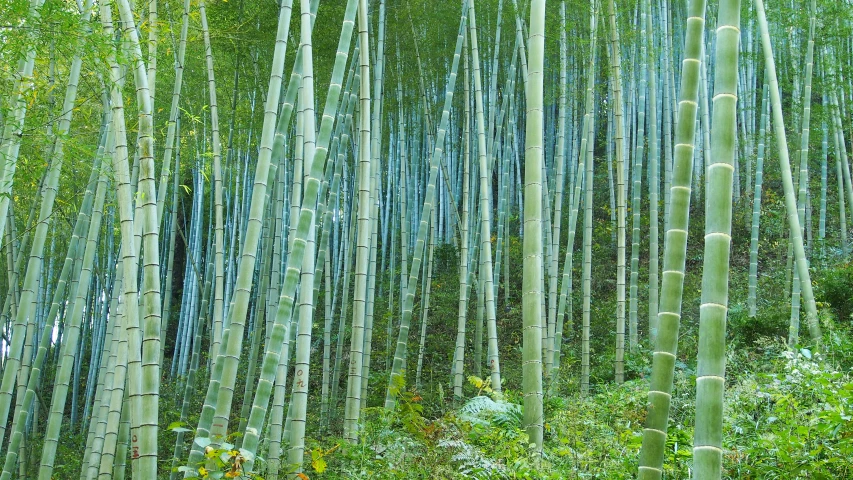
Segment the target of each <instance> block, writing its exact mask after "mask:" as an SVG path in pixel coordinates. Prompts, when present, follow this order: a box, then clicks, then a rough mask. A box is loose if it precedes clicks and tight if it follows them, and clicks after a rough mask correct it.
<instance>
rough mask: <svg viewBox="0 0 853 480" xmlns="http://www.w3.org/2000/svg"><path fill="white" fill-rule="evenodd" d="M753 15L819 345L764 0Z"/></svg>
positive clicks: (798, 257) (805, 297) (809, 311)
mask: <svg viewBox="0 0 853 480" xmlns="http://www.w3.org/2000/svg"><path fill="white" fill-rule="evenodd" d="M755 5H756V13H757V14H758V25H759V27H760V29H761V45H762V47H763V50H764V61H765V64H766V65H767V73H768V77H769V82H768V84H769V85H770V104H771V106H772V108H773V127H774V133H775V134H776V144H777V147H778V153H779V163H780V167H781V170H782V186H783V189H784V192H785V209H786V211H787V216H788V226H789V228H790V229H791V241H792V243H793V247H794V256H795V258H796V268H797V271H798V272H799V275H800V283H801V284H802V293H803V300H804V302H805V304H806V316H807V318H808V324H809V332H810V334H811V337H812V340H813V341H815V342H820V337H821V334H820V325H819V324H818V318H817V306H816V304H815V299H814V290H813V289H812V281H811V274H810V273H809V265H808V260H807V259H806V252H805V248H804V246H803V235H802V229H801V228H800V219H799V216H798V215H797V199H796V195H795V194H794V183H793V179H792V178H791V162H790V160H789V157H788V143H787V139H786V136H785V123H784V116H783V114H782V103H781V99H780V98H779V82H778V80H777V78H776V63H775V61H774V59H773V50H772V47H771V45H770V33H769V31H768V26H767V16H766V14H765V13H764V2H763V0H755Z"/></svg>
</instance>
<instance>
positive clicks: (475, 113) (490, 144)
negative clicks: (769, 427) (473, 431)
mask: <svg viewBox="0 0 853 480" xmlns="http://www.w3.org/2000/svg"><path fill="white" fill-rule="evenodd" d="M768 3H769V4H768V5H765V2H764V1H763V0H754V1H749V0H743V1H741V0H719V1H710V2H708V1H706V0H686V1H670V0H550V1H548V2H547V4H546V0H528V1H524V0H522V1H519V0H459V1H455V2H454V1H441V2H425V1H421V0H387V1H386V0H369V1H368V0H299V1H294V0H276V1H266V2H251V1H245V0H228V1H226V0H145V1H135V2H132V1H130V0H101V1H97V2H95V1H94V0H77V1H76V2H70V1H65V0H7V1H5V2H0V18H3V19H4V21H3V22H2V23H4V24H5V25H0V38H2V42H3V46H2V47H0V58H2V62H0V64H2V74H0V95H2V99H0V102H2V106H0V130H2V137H0V158H2V165H0V169H2V180H0V232H2V235H3V236H2V238H3V242H2V245H3V249H2V253H3V255H2V256H1V257H2V258H0V267H3V266H5V275H3V276H2V277H3V278H2V279H0V294H2V300H3V309H2V314H0V319H2V320H1V321H2V328H0V334H2V335H0V352H2V355H0V363H2V383H1V384H0V455H3V458H4V462H3V470H2V475H0V479H11V478H38V479H41V480H49V479H51V478H77V477H78V476H79V478H81V479H95V478H97V479H107V478H126V477H132V478H134V479H153V478H172V479H176V478H181V477H184V478H191V477H206V476H208V475H209V471H211V470H212V469H214V467H213V466H212V465H214V464H215V462H214V460H213V459H215V458H219V457H220V456H224V457H223V458H227V459H228V461H227V462H226V463H227V465H228V466H229V468H230V469H231V470H229V472H230V474H231V476H232V477H236V476H237V475H238V474H239V475H246V476H248V475H250V474H252V475H254V474H259V475H263V478H267V479H275V478H284V477H287V476H293V475H303V477H304V478H307V476H305V475H304V474H302V472H303V469H304V468H306V467H305V466H304V465H306V462H308V463H310V462H311V461H312V460H314V461H316V454H315V457H312V451H311V448H310V439H312V438H317V437H322V436H335V437H339V438H342V439H344V441H346V442H349V443H353V444H358V442H359V441H360V439H361V437H362V429H363V423H364V418H365V415H367V413H366V412H371V411H374V410H384V411H386V412H393V411H395V410H397V409H400V408H404V407H405V408H409V407H411V406H412V405H413V404H416V403H417V402H418V401H420V400H421V394H422V393H423V392H425V391H427V390H430V391H432V392H435V391H440V395H439V397H438V398H440V400H437V401H444V400H445V395H446V400H447V402H448V403H451V404H453V405H460V404H462V403H464V402H465V400H466V399H467V398H471V397H473V396H477V395H479V394H481V393H482V392H483V391H490V392H494V394H495V395H497V396H499V395H501V394H502V392H504V391H506V390H509V391H513V390H514V391H518V392H520V395H521V397H522V398H523V421H522V424H523V428H524V429H525V430H526V432H527V435H528V437H529V442H530V443H531V444H532V445H533V449H534V450H541V448H542V445H543V441H544V440H545V438H546V437H547V435H548V427H547V422H548V418H547V414H546V409H545V408H544V407H543V405H544V399H545V398H547V397H549V396H559V395H563V394H565V393H566V392H567V391H568V390H573V391H574V390H577V391H579V392H580V395H581V396H587V395H589V394H590V393H591V392H594V391H595V390H596V389H597V388H599V387H600V386H601V385H602V384H603V383H607V382H611V381H612V382H617V383H620V382H623V381H625V379H626V372H627V371H628V370H629V367H628V366H626V364H627V363H629V362H630V361H631V359H632V358H635V357H636V356H638V355H646V356H647V357H649V358H650V359H651V360H650V361H651V369H650V372H649V375H648V403H647V415H646V418H645V425H644V426H642V427H641V426H638V427H637V431H638V432H639V431H641V434H642V448H641V450H640V455H639V458H638V459H637V460H636V462H635V463H636V467H637V470H636V472H637V473H636V474H637V475H638V476H639V478H642V479H653V478H662V475H663V471H664V470H663V468H664V465H663V463H664V458H665V452H664V450H665V449H666V448H667V428H668V423H669V414H670V402H671V393H672V385H673V375H674V371H675V369H676V364H677V363H678V362H679V360H678V359H679V357H678V343H679V340H680V339H681V338H682V336H683V333H680V330H679V329H680V324H681V323H682V322H683V321H690V322H693V323H696V322H698V339H697V340H696V341H697V342H698V365H697V371H696V380H695V386H696V419H695V424H696V430H695V438H694V445H693V449H694V450H693V461H694V469H693V475H694V477H695V478H697V479H718V478H721V475H722V472H721V468H722V467H721V465H722V455H723V452H724V443H725V439H724V438H723V431H722V422H723V419H722V415H723V405H724V402H725V398H726V397H725V379H726V358H727V357H726V355H727V351H726V335H727V333H726V328H727V325H726V323H727V315H728V312H729V310H730V306H738V307H737V308H741V307H740V306H741V305H745V307H743V308H746V309H747V310H748V312H749V313H748V315H749V316H752V317H755V316H756V315H760V313H761V310H762V308H763V306H765V305H767V303H768V302H779V301H782V302H785V305H786V306H787V305H790V320H789V323H788V325H789V326H788V331H787V344H788V346H789V348H792V349H795V348H798V346H801V345H809V346H810V347H811V348H813V349H815V351H820V350H821V349H824V348H830V347H825V346H823V345H822V344H821V330H820V329H821V327H820V322H819V313H818V304H817V302H816V300H815V293H814V289H813V282H812V278H811V276H812V272H813V268H810V267H811V266H812V264H813V263H815V262H817V263H819V264H821V263H826V262H828V261H830V260H832V261H849V258H850V251H851V247H850V241H851V240H850V239H849V234H850V224H851V223H853V185H852V184H851V176H850V175H851V170H850V163H849V161H848V145H849V137H850V135H851V131H850V128H849V125H850V121H851V116H853V110H850V105H851V102H853V70H851V69H853V64H851V61H850V59H851V58H853V56H851V53H852V52H851V49H853V42H851V40H850V39H851V38H853V37H851V35H850V33H851V27H853V23H851V20H853V18H851V17H853V15H852V14H853V7H851V5H850V4H848V2H847V1H846V0H843V1H825V0H820V1H818V0H808V1H806V0H802V1H798V2H793V3H794V4H796V6H795V7H791V6H790V5H782V4H781V3H779V2H768ZM833 162H834V165H833ZM771 176H772V178H773V179H774V180H773V182H772V183H767V182H768V180H767V179H768V178H770V177H771ZM768 202H771V203H770V204H768ZM770 211H772V212H775V213H776V214H778V215H781V216H784V217H785V218H786V228H784V229H783V231H781V232H778V231H772V232H768V231H766V230H763V229H762V228H763V227H764V225H763V224H762V223H761V222H762V216H763V215H764V214H766V213H767V212H770ZM702 213H704V215H703V214H702ZM733 218H735V219H738V218H742V219H744V221H745V222H746V224H747V225H748V226H749V228H748V230H746V231H740V230H737V231H735V230H733V228H732V225H733ZM764 228H766V227H764ZM600 232H604V234H603V235H602V234H599V233H600ZM688 242H691V243H694V242H698V243H697V245H700V246H701V247H700V248H702V249H703V252H704V253H703V254H702V255H701V257H700V258H698V259H697V258H688V256H687V249H688ZM733 245H734V246H733ZM741 245H742V246H743V248H746V249H748V252H749V262H748V265H733V264H732V262H731V260H730V252H731V250H732V248H735V247H737V246H741ZM759 247H761V248H759ZM767 247H769V248H770V250H771V251H765V250H766V249H767ZM772 250H779V251H778V252H776V251H772ZM771 254H772V255H781V256H783V257H784V258H785V259H786V261H787V268H786V270H785V272H782V273H780V272H770V271H767V270H766V269H763V268H762V257H763V256H765V255H771ZM765 258H766V257H765ZM512 263H520V264H518V265H512ZM594 272H595V273H594ZM601 272H605V273H603V274H602V273H601ZM780 274H781V275H784V276H785V277H786V283H785V285H786V288H787V289H788V292H789V294H790V296H789V297H788V298H784V299H772V298H766V297H765V298H762V286H761V285H762V281H763V279H764V278H766V277H768V276H774V275H780ZM686 275H699V276H701V279H702V280H701V285H702V287H701V304H700V305H697V309H690V311H691V312H695V317H696V318H682V311H683V308H682V303H683V302H682V299H683V296H684V278H685V276H686ZM601 276H604V277H606V278H605V279H604V280H602V279H601V278H599V277H601ZM741 277H742V279H743V280H742V281H744V282H748V296H747V297H746V298H734V297H732V298H730V296H729V290H730V289H729V282H730V281H734V280H731V279H733V278H738V279H740V278H741ZM447 278H450V279H451V281H450V283H447V281H446V280H445V279H447ZM738 281H741V280H738ZM577 282H579V285H580V288H577V285H578V283H577ZM431 297H433V298H431ZM604 297H607V298H608V303H606V305H608V307H607V308H606V309H603V308H601V307H600V306H599V305H600V304H603V303H602V302H603V300H602V299H603V298H604ZM448 298H451V300H450V303H451V304H452V305H453V308H452V309H450V310H447V309H443V308H442V307H441V305H443V304H441V303H440V302H444V303H447V302H448V300H447V299H448ZM609 305H615V308H612V309H611V308H610V307H609ZM786 308H787V307H786ZM691 315H692V313H691ZM439 331H440V332H442V333H441V334H437V333H435V332H439ZM805 332H807V333H805ZM601 345H604V346H606V350H607V351H606V352H603V351H602V348H601V347H600V346H601ZM596 369H598V370H596ZM602 370H606V371H607V372H609V373H608V375H609V376H606V377H602V376H601V375H595V374H594V373H593V372H594V371H602ZM167 404H168V405H175V406H176V407H174V408H172V409H167V408H166V407H165V406H164V405H167ZM164 439H168V441H165V440H164ZM63 448H65V449H67V448H72V449H73V450H74V451H75V452H76V457H78V459H79V463H75V467H74V468H75V470H74V471H70V470H69V469H68V466H67V464H63V463H62V462H58V461H57V460H56V459H57V452H58V451H61V450H62V449H63ZM223 452H224V453H223ZM220 454H221V455H220ZM322 455H323V453H322V450H321V453H320V457H322ZM65 463H67V462H65ZM76 465H79V469H77V468H78V467H77V466H76ZM227 476H228V475H226V477H227ZM210 478H213V477H210ZM298 478H299V477H298Z"/></svg>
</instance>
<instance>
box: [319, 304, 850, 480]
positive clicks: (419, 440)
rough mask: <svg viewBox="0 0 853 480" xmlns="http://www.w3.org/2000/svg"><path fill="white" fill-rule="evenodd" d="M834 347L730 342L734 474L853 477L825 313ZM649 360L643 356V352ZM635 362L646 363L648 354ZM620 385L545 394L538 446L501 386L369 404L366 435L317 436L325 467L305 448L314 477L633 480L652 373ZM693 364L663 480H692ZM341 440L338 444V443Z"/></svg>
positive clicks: (844, 390)
mask: <svg viewBox="0 0 853 480" xmlns="http://www.w3.org/2000/svg"><path fill="white" fill-rule="evenodd" d="M821 320H822V324H823V327H824V333H825V335H824V345H825V347H826V349H827V350H832V351H833V352H834V353H832V354H831V355H829V354H827V355H822V354H819V353H815V352H813V351H812V350H811V349H808V348H800V349H798V350H796V351H791V350H789V349H787V347H786V346H785V345H784V344H783V343H782V342H781V341H780V340H779V339H778V338H777V337H757V338H756V339H754V340H753V341H752V343H751V345H750V346H749V347H746V346H739V347H738V348H733V349H730V351H729V357H728V367H729V371H730V372H731V375H729V378H728V384H727V392H726V405H725V416H724V418H725V425H724V429H725V430H724V435H725V437H724V438H725V440H724V448H725V453H724V478H729V479H776V478H785V479H844V478H853V462H851V461H850V458H853V380H851V375H853V369H851V367H853V362H851V361H850V358H851V356H850V354H851V352H853V341H851V335H850V330H849V327H848V326H837V325H836V324H835V321H834V320H833V319H832V317H831V316H830V315H823V317H822V319H821ZM638 356H639V355H638ZM633 365H635V366H636V367H639V368H640V369H644V368H645V366H644V364H643V363H642V362H639V361H637V362H635V363H634V364H633ZM635 373H636V375H635V376H637V378H636V379H635V380H631V381H628V382H626V383H624V384H622V385H614V384H610V385H606V386H602V387H601V388H599V389H598V390H597V392H596V393H595V394H594V395H592V396H590V397H588V398H586V399H582V398H580V397H579V396H578V395H576V394H568V395H562V394H561V395H546V397H545V406H546V409H545V411H546V413H545V415H546V417H545V419H546V422H545V446H544V449H543V451H542V453H541V455H540V454H537V453H536V452H535V450H534V449H533V448H532V446H531V445H530V444H529V441H528V437H527V434H526V433H525V432H524V431H523V430H522V429H521V418H522V415H521V412H522V406H521V403H522V397H521V394H520V393H519V392H517V391H513V390H509V391H506V390H505V391H504V393H503V394H502V395H497V394H495V393H494V392H491V391H490V389H489V388H488V385H487V384H486V385H484V383H483V381H482V380H480V379H478V378H477V377H471V379H470V380H471V383H472V384H473V385H474V387H475V391H477V392H478V393H479V395H476V396H473V397H471V398H468V399H467V400H466V401H465V402H464V403H462V404H461V405H457V406H455V407H453V408H449V409H447V411H446V412H445V413H444V414H442V415H440V416H437V417H434V418H430V417H428V416H425V414H424V408H423V405H422V402H423V399H422V398H421V397H420V396H419V395H418V394H417V393H412V392H409V393H408V394H405V395H403V396H401V400H400V402H399V405H398V408H397V410H396V411H395V412H393V413H387V412H385V411H384V409H381V408H371V409H368V410H366V412H365V413H366V415H365V421H364V423H363V426H362V437H361V441H360V442H359V443H358V444H356V445H350V444H347V443H346V442H344V441H343V440H341V439H335V438H328V437H327V438H323V439H322V440H321V441H319V442H317V441H313V442H312V447H313V448H314V450H315V451H317V452H321V453H322V452H326V451H328V450H330V449H333V448H334V449H335V450H334V451H333V452H332V453H330V454H328V455H324V456H323V457H322V460H323V462H322V472H319V471H317V469H316V468H314V466H315V465H312V463H313V462H312V461H311V459H310V458H308V456H307V455H306V458H307V459H306V465H305V472H306V476H308V477H309V478H318V479H321V478H322V479H344V478H375V479H420V478H423V479H426V478H429V479H451V478H454V479H455V478H464V479H468V478H470V479H551V478H553V479H557V478H559V479H584V478H601V479H628V478H635V476H636V470H637V458H638V455H639V450H640V446H641V442H642V426H643V423H644V419H645V401H646V394H647V388H648V385H647V381H646V379H645V378H644V377H643V376H642V372H635ZM694 386H695V372H694V371H693V370H692V369H691V368H690V367H689V366H688V365H685V364H683V363H679V365H678V367H677V369H676V376H675V383H674V388H673V402H672V409H671V423H670V427H669V438H668V440H667V450H666V452H667V458H666V460H665V472H664V478H666V479H689V478H690V475H691V465H692V440H693V425H692V424H693V417H694V410H693V404H694V400H695V391H694V388H695V387H694ZM336 446H337V448H336Z"/></svg>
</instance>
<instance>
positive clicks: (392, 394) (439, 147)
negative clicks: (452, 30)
mask: <svg viewBox="0 0 853 480" xmlns="http://www.w3.org/2000/svg"><path fill="white" fill-rule="evenodd" d="M467 14H468V8H467V5H466V4H463V6H462V14H461V18H460V23H459V31H458V33H457V38H456V49H455V51H454V54H453V62H452V64H451V68H450V77H449V78H448V81H447V87H446V90H445V96H444V108H443V111H442V113H441V120H440V122H439V125H438V132H437V135H436V139H435V145H434V148H433V150H432V155H431V157H430V162H429V177H428V181H427V184H426V189H425V191H424V201H423V203H422V207H421V215H420V223H419V226H418V235H417V240H416V241H415V246H414V250H413V251H412V263H411V268H410V271H409V279H408V282H407V285H406V287H407V288H406V294H405V297H404V299H403V316H402V318H401V320H400V330H399V334H398V336H397V346H396V348H395V350H394V363H393V364H392V367H391V374H390V377H389V379H388V389H387V391H386V394H385V409H386V410H389V411H391V410H393V409H394V407H395V405H396V397H397V394H398V393H399V392H400V388H401V385H404V384H405V380H404V379H403V377H402V375H403V370H404V368H405V367H404V366H405V362H406V356H407V349H408V334H409V325H410V322H411V317H412V308H413V304H414V298H415V289H416V288H417V283H418V277H419V275H420V269H421V263H422V258H423V254H424V250H425V245H426V235H427V230H428V224H429V218H430V212H431V210H432V208H433V202H434V201H435V184H436V179H437V178H438V169H439V164H440V158H441V155H442V154H443V152H444V142H445V137H446V134H447V130H448V124H449V121H450V107H451V105H452V101H453V91H454V87H455V85H456V74H457V73H456V72H457V71H458V68H459V59H460V57H461V55H462V39H463V38H464V35H465V28H466V25H467V18H468V15H467ZM484 143H485V142H484ZM360 201H361V200H359V202H360ZM348 418H351V417H350V416H349V415H348ZM356 419H357V417H356Z"/></svg>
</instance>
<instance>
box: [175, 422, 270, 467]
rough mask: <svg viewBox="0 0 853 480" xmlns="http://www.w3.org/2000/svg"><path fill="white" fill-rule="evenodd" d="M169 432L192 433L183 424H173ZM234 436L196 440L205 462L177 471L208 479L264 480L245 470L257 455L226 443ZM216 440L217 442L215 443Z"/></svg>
mask: <svg viewBox="0 0 853 480" xmlns="http://www.w3.org/2000/svg"><path fill="white" fill-rule="evenodd" d="M168 430H171V431H172V432H175V433H179V432H188V431H190V430H189V429H188V428H186V427H185V426H184V423H183V422H174V423H172V424H171V425H169V427H168ZM234 436H236V435H235V434H231V435H229V436H228V437H224V438H219V439H217V438H213V439H211V438H209V437H199V438H196V439H195V442H194V443H195V444H196V445H198V446H199V447H201V448H203V449H204V460H203V461H201V462H199V464H198V465H193V466H186V465H185V466H182V467H178V468H177V471H178V472H183V473H189V474H190V475H193V476H197V477H199V478H208V479H219V478H233V479H237V480H263V477H261V476H260V475H258V474H256V473H254V472H246V471H245V470H244V464H245V463H246V462H247V461H253V460H254V459H255V458H256V457H255V455H254V454H252V453H251V452H249V451H248V450H245V449H242V448H239V449H237V448H234V444H232V443H228V442H226V441H224V440H228V439H230V437H234ZM214 440H217V441H216V442H214ZM258 459H260V458H258Z"/></svg>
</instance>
